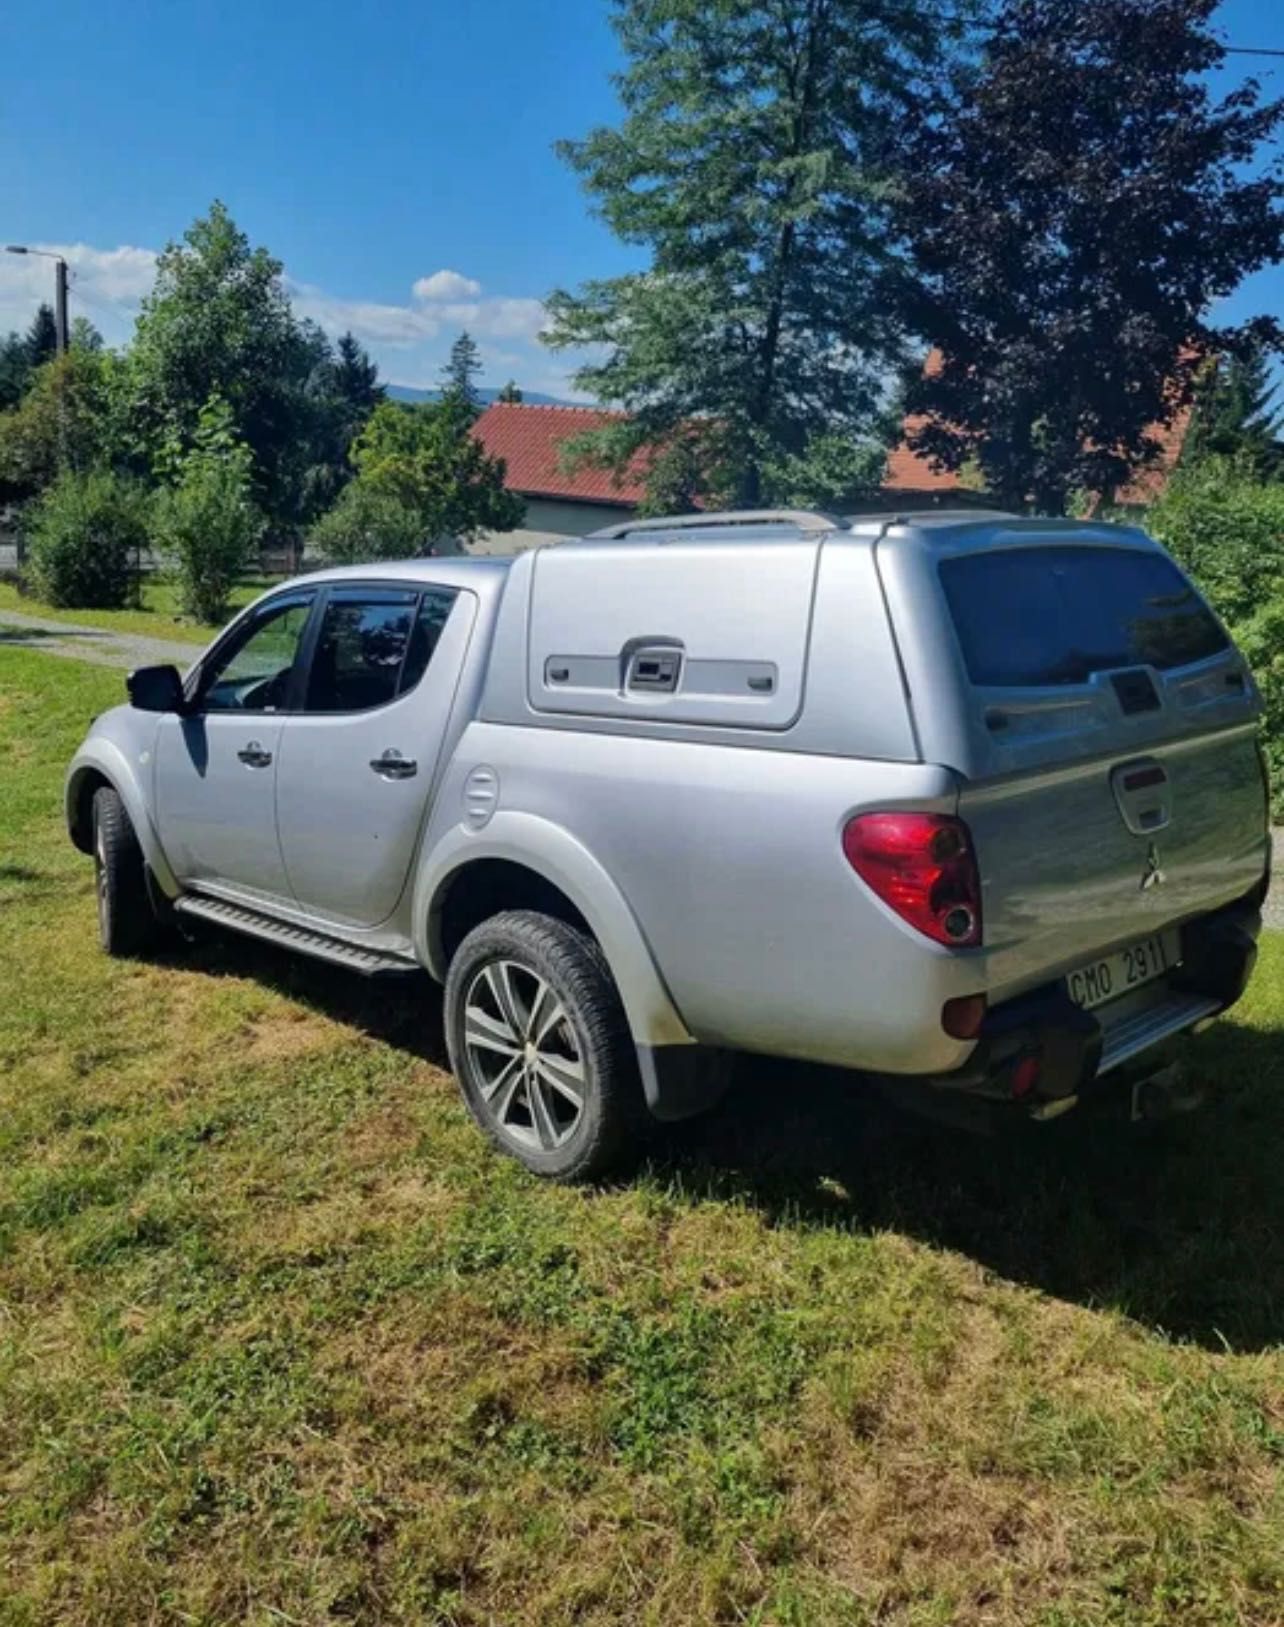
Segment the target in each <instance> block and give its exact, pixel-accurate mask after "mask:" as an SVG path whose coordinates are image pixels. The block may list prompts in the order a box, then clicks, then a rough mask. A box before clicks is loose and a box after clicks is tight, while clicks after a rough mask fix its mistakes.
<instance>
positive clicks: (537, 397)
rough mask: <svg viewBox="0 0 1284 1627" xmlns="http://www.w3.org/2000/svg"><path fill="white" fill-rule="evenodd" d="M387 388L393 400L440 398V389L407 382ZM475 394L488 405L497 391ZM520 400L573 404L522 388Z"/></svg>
mask: <svg viewBox="0 0 1284 1627" xmlns="http://www.w3.org/2000/svg"><path fill="white" fill-rule="evenodd" d="M387 388H388V394H389V395H390V396H391V397H392V399H393V400H394V401H439V400H440V399H441V391H440V390H416V389H414V388H413V387H412V386H411V385H409V384H390V385H388V387H387ZM477 394H478V395H479V396H480V397H481V399H482V401H483V402H484V403H485V405H486V406H488V407H489V406H490V404H491V402H492V401H494V400H495V399H496V398H497V397H498V395H499V391H498V390H486V389H481V388H479V389H478V391H477ZM522 401H523V403H524V404H526V405H528V406H531V407H571V406H574V405H575V403H574V402H573V401H563V400H562V398H561V397H560V396H556V395H541V394H540V393H539V391H538V390H523V391H522Z"/></svg>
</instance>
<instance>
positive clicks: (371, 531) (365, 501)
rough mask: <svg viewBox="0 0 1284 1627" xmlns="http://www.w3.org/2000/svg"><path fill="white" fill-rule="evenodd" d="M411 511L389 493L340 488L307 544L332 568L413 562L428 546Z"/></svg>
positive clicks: (365, 486)
mask: <svg viewBox="0 0 1284 1627" xmlns="http://www.w3.org/2000/svg"><path fill="white" fill-rule="evenodd" d="M430 540H431V539H430V538H427V537H426V536H425V534H424V528H423V521H422V520H421V519H420V517H419V513H418V511H417V510H416V509H414V508H412V507H411V506H410V504H409V503H407V502H405V501H404V500H403V499H402V498H401V497H399V496H397V495H396V493H395V492H390V491H382V490H380V489H378V488H377V487H376V486H373V485H371V484H370V483H369V482H367V481H363V480H354V481H353V482H352V483H351V485H349V486H345V487H344V489H343V491H342V493H341V494H340V496H339V500H338V502H337V503H336V504H335V505H334V507H333V508H331V509H328V510H327V511H326V512H325V513H324V514H323V515H322V516H321V518H320V519H319V520H318V521H317V523H316V524H315V525H314V526H313V527H312V529H311V531H310V532H309V533H308V542H309V543H310V545H311V546H312V548H313V549H315V551H316V552H317V553H318V554H320V555H321V557H322V559H325V560H327V561H329V563H330V564H332V565H365V564H369V563H371V562H372V561H374V560H377V559H413V558H414V557H415V556H416V555H418V554H422V553H423V552H424V551H425V548H426V546H427V544H428V543H429V542H430Z"/></svg>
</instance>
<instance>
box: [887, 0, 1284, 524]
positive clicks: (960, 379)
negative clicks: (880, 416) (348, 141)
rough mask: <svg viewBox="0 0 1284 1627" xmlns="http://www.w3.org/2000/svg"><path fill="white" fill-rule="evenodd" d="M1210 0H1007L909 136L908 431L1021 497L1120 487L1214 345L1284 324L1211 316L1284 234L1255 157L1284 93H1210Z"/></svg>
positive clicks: (903, 222) (1049, 501)
mask: <svg viewBox="0 0 1284 1627" xmlns="http://www.w3.org/2000/svg"><path fill="white" fill-rule="evenodd" d="M1215 3H1216V0H1002V3H1001V4H1000V6H999V11H998V16H997V19H996V22H995V26H994V30H993V33H992V35H991V36H990V38H989V40H988V43H987V45H986V47H985V50H984V53H983V57H982V59H981V61H980V63H979V65H976V66H969V67H967V68H966V69H965V70H959V71H957V72H956V73H955V74H954V75H953V77H952V81H951V84H950V87H949V91H948V95H947V98H946V105H945V107H944V108H943V110H942V112H941V115H940V116H939V117H935V118H933V119H931V120H930V121H927V122H926V123H925V125H924V126H923V127H922V128H921V129H920V130H919V131H918V133H917V134H916V135H915V136H914V138H913V139H912V140H911V141H910V143H909V145H908V149H907V153H906V158H905V165H904V173H905V180H904V186H903V193H902V198H901V203H900V207H899V209H898V216H897V219H898V225H899V226H900V228H901V230H902V231H903V232H904V233H905V235H906V237H907V239H908V240H909V243H910V246H911V249H912V252H913V255H914V258H915V262H916V268H917V272H918V275H919V277H920V279H921V281H920V286H919V287H918V289H917V291H916V292H915V294H914V296H913V309H914V311H915V313H916V316H915V320H916V325H917V326H918V328H919V329H920V331H921V333H922V335H923V336H924V337H925V338H926V339H927V340H928V341H929V342H930V344H931V345H932V346H934V347H935V350H936V357H935V359H934V362H933V364H932V365H931V366H930V367H928V368H927V369H926V370H923V371H921V372H920V373H919V376H918V377H916V378H915V379H913V380H912V381H911V384H910V387H909V397H908V405H909V408H910V410H911V411H912V412H915V413H921V414H924V415H926V421H925V422H923V423H922V424H921V425H920V427H918V428H917V429H916V430H915V432H914V433H913V434H912V435H911V437H910V439H911V444H912V445H914V446H915V447H916V448H917V449H918V450H919V451H921V452H923V453H925V454H926V455H927V456H928V457H929V458H931V459H932V460H933V461H934V462H935V463H937V464H938V465H942V466H944V467H946V468H949V469H958V468H960V467H962V466H963V465H964V464H965V463H966V462H968V461H969V460H970V459H975V460H976V461H977V463H978V464H979V466H980V468H981V470H982V473H983V474H984V476H985V478H986V481H987V482H988V484H989V486H990V489H991V490H992V491H994V492H995V493H996V494H997V496H998V497H999V498H1000V499H1001V500H1002V501H1003V502H1004V503H1006V504H1007V505H1008V506H1011V507H1015V508H1019V507H1024V506H1026V505H1028V504H1032V505H1033V506H1034V507H1035V508H1037V509H1039V510H1041V511H1044V512H1049V513H1061V512H1064V510H1065V506H1066V503H1067V500H1068V498H1069V495H1070V493H1071V492H1072V491H1073V490H1074V489H1075V488H1082V489H1084V490H1087V491H1091V492H1096V493H1103V494H1107V495H1109V494H1110V493H1112V492H1113V491H1114V490H1115V489H1117V488H1118V487H1119V486H1120V485H1122V484H1123V483H1125V482H1126V481H1127V480H1128V478H1129V477H1130V475H1131V474H1132V473H1133V472H1134V471H1135V470H1136V469H1137V467H1138V466H1140V465H1144V464H1145V463H1146V462H1147V461H1149V460H1153V459H1154V458H1156V457H1157V456H1158V455H1159V452H1160V450H1161V448H1160V445H1159V442H1158V439H1157V437H1156V436H1155V435H1154V434H1153V433H1152V430H1153V428H1154V426H1163V425H1167V424H1170V423H1171V422H1172V421H1173V418H1174V417H1175V415H1176V414H1177V413H1178V412H1180V411H1181V410H1182V409H1183V408H1184V406H1185V405H1186V404H1187V403H1188V402H1189V401H1190V398H1191V394H1192V390H1193V387H1194V381H1195V377H1196V375H1197V373H1198V370H1199V368H1200V366H1201V361H1202V358H1203V357H1206V356H1207V355H1208V354H1209V353H1210V352H1211V351H1225V350H1230V351H1233V352H1242V351H1244V350H1246V349H1247V348H1248V347H1249V346H1251V344H1252V343H1253V342H1254V341H1255V340H1256V341H1261V340H1266V341H1272V340H1274V339H1277V338H1278V336H1279V329H1278V328H1277V326H1276V324H1274V323H1273V322H1270V321H1266V320H1258V321H1256V322H1251V323H1247V324H1245V325H1243V326H1241V327H1240V328H1237V329H1218V328H1217V327H1215V326H1214V325H1213V324H1212V323H1211V322H1210V321H1209V318H1208V311H1209V309H1210V307H1211V306H1212V305H1213V303H1214V301H1216V300H1217V299H1218V298H1219V297H1220V296H1222V295H1224V294H1227V293H1229V292H1230V291H1231V290H1232V289H1233V288H1235V287H1236V285H1237V284H1238V283H1239V282H1240V280H1241V279H1242V278H1243V277H1244V275H1245V274H1246V273H1248V272H1250V271H1252V270H1254V269H1255V268H1256V267H1259V266H1262V265H1266V264H1268V263H1271V262H1274V261H1276V260H1278V259H1279V258H1280V255H1281V251H1282V247H1284V215H1282V214H1281V210H1280V201H1281V198H1284V182H1282V180H1281V176H1280V173H1279V171H1278V170H1277V169H1273V168H1266V169H1262V168H1261V167H1260V163H1259V162H1258V160H1259V149H1260V148H1261V146H1262V144H1263V142H1265V141H1266V140H1267V139H1268V138H1269V137H1270V136H1271V134H1272V133H1273V132H1274V131H1275V130H1276V129H1277V128H1278V126H1279V124H1280V121H1281V117H1282V116H1284V103H1281V102H1270V103H1266V104H1263V103H1262V102H1261V100H1260V96H1259V92H1258V88H1257V85H1256V84H1255V83H1254V82H1253V81H1252V80H1249V81H1247V82H1246V83H1244V84H1243V85H1241V86H1240V87H1239V88H1238V89H1236V90H1234V91H1232V92H1231V94H1230V95H1228V96H1227V97H1225V98H1224V99H1223V100H1221V101H1214V99H1213V97H1212V95H1211V93H1210V91H1209V88H1208V83H1207V75H1208V73H1209V72H1210V70H1213V69H1216V68H1218V67H1220V66H1221V65H1222V63H1223V61H1224V58H1225V52H1224V49H1223V47H1222V46H1221V45H1220V43H1219V42H1218V40H1217V39H1216V37H1215V36H1214V34H1213V33H1212V31H1211V28H1210V19H1211V16H1212V14H1213V12H1214V10H1215ZM1253 170H1255V171H1256V172H1255V173H1250V171H1253Z"/></svg>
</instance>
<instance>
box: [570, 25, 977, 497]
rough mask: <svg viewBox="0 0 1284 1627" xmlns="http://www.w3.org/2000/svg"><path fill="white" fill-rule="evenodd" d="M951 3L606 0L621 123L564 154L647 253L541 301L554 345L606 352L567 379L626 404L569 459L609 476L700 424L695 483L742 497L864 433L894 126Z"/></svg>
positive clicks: (889, 278)
mask: <svg viewBox="0 0 1284 1627" xmlns="http://www.w3.org/2000/svg"><path fill="white" fill-rule="evenodd" d="M964 9H965V8H964V6H963V5H958V4H956V5H951V6H949V7H946V8H941V9H940V10H938V8H937V7H936V6H934V5H931V4H924V3H923V0H616V15H615V27H616V31H617V33H618V35H619V37H620V41H621V44H622V46H623V49H624V54H625V58H626V66H625V68H624V71H623V72H622V74H621V75H620V76H619V79H618V84H619V90H620V96H621V100H622V102H623V104H624V117H623V120H622V122H621V124H620V126H619V128H617V129H598V130H595V131H593V132H592V133H591V134H590V135H589V136H587V137H586V138H585V139H584V140H582V141H568V142H563V143H562V144H561V147H560V151H561V153H562V155H563V156H564V157H565V158H566V159H567V160H568V161H569V163H570V164H571V165H572V167H573V168H574V169H575V170H576V171H577V172H578V174H579V175H580V176H581V177H582V179H583V182H584V185H585V187H586V189H587V191H588V193H589V195H590V197H591V198H592V199H593V200H594V202H595V204H596V206H597V208H598V210H599V212H600V213H601V215H602V217H603V218H604V220H605V221H606V223H607V225H608V226H609V227H610V228H611V230H612V231H614V232H615V234H616V235H617V236H618V237H620V238H621V239H622V240H623V241H624V242H626V243H628V244H630V245H633V246H635V247H640V248H645V249H647V250H648V251H649V253H650V256H651V264H650V266H649V268H648V269H647V270H645V271H639V272H634V273H630V274H626V275H624V276H620V277H615V278H610V279H607V280H604V281H596V282H590V283H588V284H586V285H585V287H584V288H583V289H582V290H581V291H580V292H579V293H577V294H572V293H568V292H566V291H564V290H559V291H557V292H555V293H554V294H553V296H552V297H551V299H550V302H549V309H550V315H551V319H552V326H551V331H550V332H549V333H548V335H547V336H546V337H547V340H548V342H549V343H551V344H552V345H553V346H554V347H565V346H572V345H574V346H591V347H598V348H602V347H604V349H605V355H604V358H603V359H602V360H600V361H593V362H590V363H589V364H587V365H585V366H584V367H582V368H581V369H580V370H579V372H578V374H577V375H576V382H577V383H578V384H579V386H580V387H581V388H582V389H584V390H586V391H587V392H589V393H590V394H591V395H593V396H594V397H595V398H597V399H598V400H601V401H603V402H607V403H611V404H613V405H616V406H618V407H620V408H622V409H623V410H624V412H625V413H626V414H627V415H628V421H627V422H626V423H623V424H616V425H613V426H610V427H609V428H607V429H606V430H603V431H598V432H596V433H595V434H593V435H591V436H584V437H581V438H580V445H581V446H582V448H583V449H584V450H585V451H587V452H589V453H591V454H593V455H594V456H595V457H596V459H597V460H598V461H601V462H604V463H606V464H608V465H610V466H613V467H614V468H616V469H617V470H620V469H623V468H626V467H627V466H628V465H629V462H630V460H631V459H632V458H633V457H635V456H636V455H637V453H638V452H639V450H640V449H643V448H650V449H652V455H653V456H654V451H655V449H657V448H663V447H664V446H665V444H666V443H667V442H668V441H670V440H671V438H672V437H673V436H674V434H675V433H677V432H678V431H679V429H680V428H681V427H682V426H689V425H690V424H692V423H693V422H696V421H698V422H699V423H700V424H701V425H702V429H701V432H700V434H699V449H700V454H701V457H702V459H703V466H704V467H703V478H702V482H701V484H702V487H703V489H704V491H705V492H706V493H712V494H715V495H717V496H727V497H730V498H732V499H734V500H735V501H737V502H739V503H742V504H748V505H753V504H756V503H758V502H759V501H761V500H764V499H770V498H772V497H773V496H775V495H777V492H778V484H777V474H778V471H780V470H781V469H782V468H785V467H788V468H789V469H790V470H791V471H792V474H791V479H792V476H794V475H797V473H798V471H799V466H800V461H803V462H805V460H806V458H807V456H808V450H809V447H810V445H811V443H812V441H813V440H814V439H815V438H816V437H817V436H819V435H825V436H831V435H834V434H841V435H843V436H845V437H846V438H847V439H848V440H851V441H857V442H859V441H863V440H866V439H868V438H869V437H870V436H871V434H872V433H873V432H874V430H875V424H876V416H875V415H876V409H877V407H878V405H879V402H880V399H881V397H882V396H883V394H884V391H885V387H886V383H887V380H888V378H889V375H890V373H891V370H892V368H893V364H894V363H896V362H897V361H899V359H900V358H901V355H902V330H901V324H900V321H899V318H898V309H899V300H898V298H897V297H896V295H897V292H898V278H897V260H896V256H895V245H894V242H893V239H892V236H891V232H890V224H889V207H888V206H889V202H890V192H889V184H890V179H891V169H890V163H891V159H892V157H893V144H892V143H891V141H890V140H889V133H890V132H892V131H895V130H897V129H899V128H900V127H901V126H902V125H903V123H904V121H905V119H906V117H907V116H909V115H910V113H911V112H912V110H913V109H914V108H915V107H917V106H918V105H920V103H921V101H922V94H923V80H924V76H925V75H926V74H927V73H928V71H929V70H930V69H932V68H933V67H934V65H935V64H936V63H937V62H938V61H939V59H940V57H941V55H942V53H943V52H945V51H946V50H948V49H949V47H950V43H951V40H952V39H953V37H954V28H955V25H954V24H953V23H952V22H951V21H950V17H951V15H955V14H958V13H960V12H961V11H963V10H964ZM689 450H690V448H688V452H689ZM656 466H657V467H660V466H661V465H659V464H657V465H656Z"/></svg>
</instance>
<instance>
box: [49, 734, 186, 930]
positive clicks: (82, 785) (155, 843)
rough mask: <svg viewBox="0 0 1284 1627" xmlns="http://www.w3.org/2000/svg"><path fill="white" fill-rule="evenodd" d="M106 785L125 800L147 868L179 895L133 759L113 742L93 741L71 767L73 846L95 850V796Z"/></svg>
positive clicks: (67, 793)
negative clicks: (133, 765) (132, 763)
mask: <svg viewBox="0 0 1284 1627" xmlns="http://www.w3.org/2000/svg"><path fill="white" fill-rule="evenodd" d="M103 786H109V787H110V788H111V789H112V790H113V791H115V792H116V794H117V796H118V797H119V798H120V800H121V801H122V802H123V803H124V805H125V812H126V813H127V814H128V815H129V822H130V824H131V825H132V826H133V827H134V831H135V834H136V835H137V837H138V845H139V846H140V847H141V848H142V850H143V857H144V859H146V861H147V867H148V869H149V870H150V871H151V872H152V875H153V876H154V877H155V878H156V881H157V884H158V885H159V886H160V889H161V891H162V892H163V893H165V894H166V895H167V896H168V897H170V898H173V897H175V896H177V894H178V892H179V886H178V882H177V881H176V879H175V877H174V873H173V871H172V870H171V869H170V867H169V862H168V861H167V859H166V858H165V853H164V850H163V849H162V847H161V845H160V838H159V837H158V836H157V834H156V827H155V825H154V824H153V823H152V818H151V814H150V812H149V811H148V807H147V802H146V798H145V797H144V795H143V788H142V786H141V785H140V784H139V782H138V777H137V775H136V774H135V773H134V771H133V768H132V766H131V764H130V763H129V760H128V759H127V758H126V757H125V755H124V753H123V752H122V751H121V750H120V749H119V747H117V746H116V745H115V744H114V743H112V742H111V741H108V740H91V741H89V742H88V743H87V744H86V745H85V746H84V747H82V749H81V750H80V751H79V752H78V753H77V755H76V757H75V759H74V760H73V762H72V765H71V768H70V769H69V770H68V773H67V782H66V786H65V788H64V793H63V805H64V809H65V814H66V821H67V834H68V836H69V837H70V838H71V841H72V844H73V846H75V847H76V848H78V849H79V850H80V852H82V853H89V852H90V851H92V847H93V803H94V795H95V793H96V792H97V791H98V790H100V789H101V787H103Z"/></svg>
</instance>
